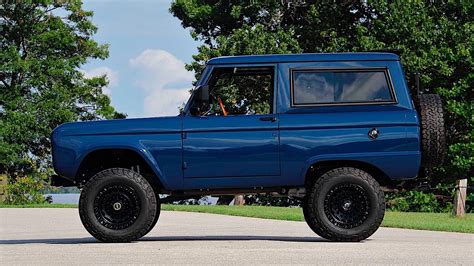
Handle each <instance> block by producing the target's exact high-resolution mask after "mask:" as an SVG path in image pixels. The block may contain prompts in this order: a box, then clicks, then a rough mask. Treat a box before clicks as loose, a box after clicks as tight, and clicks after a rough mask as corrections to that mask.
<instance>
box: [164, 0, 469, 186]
mask: <svg viewBox="0 0 474 266" xmlns="http://www.w3.org/2000/svg"><path fill="white" fill-rule="evenodd" d="M170 11H171V12H172V13H173V14H174V15H175V16H176V17H177V18H179V19H180V20H181V21H182V25H183V26H184V27H187V28H190V29H191V35H192V36H193V37H194V38H195V39H196V40H200V41H202V42H203V43H204V44H203V45H202V46H201V47H199V49H198V51H199V53H198V54H197V55H195V56H194V62H192V63H191V64H189V65H188V68H189V69H193V70H196V73H197V75H199V74H200V72H199V70H200V69H201V68H202V65H203V64H204V63H205V62H206V61H207V60H209V59H210V58H212V57H215V56H220V55H238V54H255V53H290V52H300V51H301V52H304V53H312V52H357V51H370V50H375V49H397V50H399V51H400V54H401V59H402V64H403V66H404V69H405V73H406V78H407V80H408V83H409V85H410V87H411V88H412V89H413V91H412V92H413V95H415V90H414V86H413V85H414V76H415V75H414V74H415V72H420V73H421V87H422V88H423V92H424V93H439V94H440V95H441V97H442V99H443V101H444V104H445V111H446V115H447V130H448V132H449V133H448V134H447V135H448V136H449V137H448V145H449V152H448V159H447V160H446V162H445V164H444V165H443V167H440V168H437V169H435V171H434V173H433V176H434V181H436V182H450V180H452V179H453V177H454V178H459V179H461V178H470V180H471V183H472V182H474V176H473V174H472V168H473V163H474V131H473V130H472V125H473V122H474V116H473V112H472V110H473V101H472V99H473V94H474V93H473V89H472V88H473V87H474V86H473V85H474V73H473V69H474V61H473V51H474V49H473V47H474V22H473V18H474V5H473V4H472V3H470V2H469V1H461V0H441V1H421V0H418V1H384V0H369V1H356V0H349V1H334V0H306V1H272V0H262V1H254V0H175V1H174V2H173V3H172V4H171V8H170ZM256 31H258V34H256V35H251V34H247V35H244V34H242V33H243V32H256ZM261 34H264V35H261ZM282 34H283V35H284V38H283V39H284V42H283V43H284V44H286V45H287V46H288V47H291V48H290V49H281V50H280V49H278V47H280V46H281V44H280V43H281V42H280V43H279V42H275V41H274V39H278V36H281V35H282ZM259 37H261V38H259ZM272 38H273V39H272ZM255 39H256V40H257V41H255ZM262 40H266V41H262ZM229 47H232V48H233V47H235V48H238V49H230V48H229ZM247 47H248V49H247Z"/></svg>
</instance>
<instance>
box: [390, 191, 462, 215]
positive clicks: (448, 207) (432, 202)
mask: <svg viewBox="0 0 474 266" xmlns="http://www.w3.org/2000/svg"><path fill="white" fill-rule="evenodd" d="M449 198H450V197H449ZM386 202H387V208H388V209H389V210H392V211H404V212H408V211H410V212H450V211H452V207H453V206H452V204H451V202H446V201H443V200H442V199H441V198H437V197H436V195H435V194H433V193H425V192H420V191H407V192H402V193H389V194H387V195H386Z"/></svg>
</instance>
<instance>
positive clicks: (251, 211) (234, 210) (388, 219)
mask: <svg viewBox="0 0 474 266" xmlns="http://www.w3.org/2000/svg"><path fill="white" fill-rule="evenodd" d="M0 208H77V205H75V204H43V205H16V206H15V205H0ZM162 210H166V211H188V212H204V213H214V214H225V215H233V216H244V217H254V218H264V219H275V220H287V221H304V218H303V212H302V211H301V209H300V208H282V207H263V206H243V207H238V206H204V205H200V206H199V205H169V204H165V205H162ZM382 226H385V227H395V228H408V229H419V230H433V231H448V232H462V233H474V214H467V215H466V217H464V218H456V217H453V216H451V215H450V214H448V213H421V212H386V213H385V218H384V220H383V223H382Z"/></svg>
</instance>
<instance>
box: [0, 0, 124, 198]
mask: <svg viewBox="0 0 474 266" xmlns="http://www.w3.org/2000/svg"><path fill="white" fill-rule="evenodd" d="M91 17H92V12H90V11H85V10H83V9H82V2H81V1H80V0H71V1H53V0H35V1H31V0H30V1H26V0H25V1H2V3H1V5H0V28H1V31H2V34H1V37H0V81H1V82H0V172H7V174H8V176H9V178H10V180H12V181H14V180H16V179H17V178H18V181H17V182H14V183H13V184H12V186H11V190H12V191H13V193H15V190H16V189H20V188H22V187H24V188H25V189H27V192H28V191H31V189H36V188H38V187H35V186H33V185H32V184H31V183H29V182H30V181H31V180H32V179H31V178H33V179H36V180H38V178H37V177H36V176H38V175H43V174H44V173H46V172H47V171H48V169H50V167H51V158H50V148H51V147H50V140H49V136H50V133H51V131H52V130H53V129H54V128H55V127H56V126H57V125H59V124H61V123H64V122H68V121H77V120H94V119H101V118H106V119H108V118H120V117H124V115H123V114H120V113H117V112H116V111H115V110H114V108H113V107H112V106H111V105H110V99H109V97H108V96H106V95H104V94H103V93H102V88H103V87H104V86H106V85H107V83H108V82H107V79H106V77H105V76H102V77H95V78H90V79H88V78H85V77H84V74H83V72H81V70H80V67H81V65H83V64H84V63H86V62H87V60H89V59H104V58H106V57H107V56H108V46H107V45H99V44H98V43H96V42H95V41H94V40H93V39H92V36H93V35H94V34H95V32H96V31H97V28H96V26H94V25H93V24H92V22H91ZM31 176H33V177H31ZM12 191H10V193H12ZM34 197H36V196H34Z"/></svg>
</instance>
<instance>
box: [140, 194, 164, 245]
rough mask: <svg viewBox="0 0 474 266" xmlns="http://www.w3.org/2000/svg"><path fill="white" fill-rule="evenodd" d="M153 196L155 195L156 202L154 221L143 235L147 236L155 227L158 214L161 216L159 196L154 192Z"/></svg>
mask: <svg viewBox="0 0 474 266" xmlns="http://www.w3.org/2000/svg"><path fill="white" fill-rule="evenodd" d="M155 195H156V200H157V201H158V204H156V213H155V220H153V223H152V224H151V226H150V228H149V229H148V231H147V232H146V233H145V234H144V236H145V235H147V234H148V233H150V231H151V230H153V228H154V227H155V225H156V223H157V222H158V219H159V218H160V214H161V203H160V199H159V194H158V192H157V191H156V190H155Z"/></svg>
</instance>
